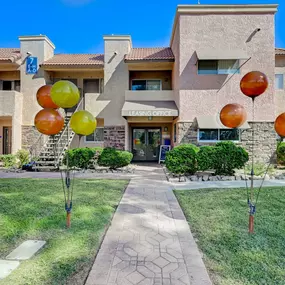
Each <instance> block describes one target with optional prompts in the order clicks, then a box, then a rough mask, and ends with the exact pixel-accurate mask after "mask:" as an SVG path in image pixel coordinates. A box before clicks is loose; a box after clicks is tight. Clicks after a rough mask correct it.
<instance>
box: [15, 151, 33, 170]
mask: <svg viewBox="0 0 285 285" xmlns="http://www.w3.org/2000/svg"><path fill="white" fill-rule="evenodd" d="M16 158H17V159H18V161H19V168H21V167H22V166H23V165H24V164H27V163H29V158H30V153H29V151H27V150H25V149H19V150H18V151H17V153H16Z"/></svg>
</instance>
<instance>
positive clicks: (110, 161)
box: [98, 147, 133, 169]
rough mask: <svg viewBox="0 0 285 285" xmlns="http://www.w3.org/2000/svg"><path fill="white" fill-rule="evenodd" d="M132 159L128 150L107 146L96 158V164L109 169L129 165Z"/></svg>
mask: <svg viewBox="0 0 285 285" xmlns="http://www.w3.org/2000/svg"><path fill="white" fill-rule="evenodd" d="M132 159H133V154H132V153H130V152H128V151H124V150H117V149H115V148H110V147H107V148H105V149H104V150H103V152H102V153H101V155H100V157H99V158H98V164H99V165H100V166H106V167H109V168H110V169H117V168H120V167H124V166H127V165H129V164H130V163H131V161H132Z"/></svg>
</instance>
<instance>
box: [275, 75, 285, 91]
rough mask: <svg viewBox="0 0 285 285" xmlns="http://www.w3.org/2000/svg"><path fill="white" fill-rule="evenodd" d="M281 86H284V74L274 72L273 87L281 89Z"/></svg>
mask: <svg viewBox="0 0 285 285" xmlns="http://www.w3.org/2000/svg"><path fill="white" fill-rule="evenodd" d="M283 88H284V75H283V74H275V89H283Z"/></svg>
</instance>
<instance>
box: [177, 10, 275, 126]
mask: <svg viewBox="0 0 285 285" xmlns="http://www.w3.org/2000/svg"><path fill="white" fill-rule="evenodd" d="M178 25H179V30H178V31H179V32H180V36H179V38H178V36H177V34H175V35H174V43H173V44H172V45H173V46H175V45H177V41H179V42H180V48H179V52H178V51H177V50H175V48H174V52H175V53H176V54H177V53H178V54H180V57H177V58H176V60H178V61H179V64H180V66H179V79H177V78H174V80H173V82H174V88H175V89H176V88H178V89H180V91H179V106H180V117H179V120H180V121H193V120H194V118H195V117H197V116H199V115H208V114H209V115H210V114H214V113H217V112H219V111H220V110H221V108H222V107H223V106H224V105H226V104H228V103H233V102H236V103H240V104H242V105H243V106H244V107H246V110H247V113H248V120H249V121H250V120H252V112H251V99H249V98H247V97H246V96H244V95H243V94H242V93H241V91H240V88H239V83H240V80H241V78H242V76H243V75H245V74H246V73H247V72H249V71H253V70H259V71H261V72H264V73H266V75H267V77H268V80H269V88H268V90H267V91H266V93H264V94H263V95H262V96H260V97H258V98H257V99H256V109H255V114H256V116H255V120H258V121H273V120H274V116H275V114H274V54H275V53H274V14H273V13H272V14H242V13H240V14H234V13H230V14H196V15H181V16H180V19H178ZM256 28H260V29H261V31H260V32H258V33H257V34H256V35H255V36H254V37H253V38H252V40H251V41H250V42H248V43H246V41H247V39H248V38H249V36H250V35H251V34H252V32H253V31H254V30H255V29H256ZM176 33H177V30H176ZM201 49H211V50H215V49H219V50H231V49H242V50H244V51H246V52H247V54H248V56H249V57H251V60H250V61H248V62H247V63H246V64H245V65H244V66H243V67H242V68H241V74H236V75H235V76H233V78H232V79H231V80H230V81H229V82H228V83H227V84H226V85H225V86H224V87H223V88H222V89H221V90H220V91H219V92H218V90H219V89H220V88H221V87H222V85H223V83H225V81H226V80H227V79H228V78H229V76H230V75H228V76H227V75H198V74H197V65H196V62H197V56H196V54H195V51H199V50H201ZM176 56H177V55H176ZM241 63H242V62H241ZM176 65H177V64H176ZM175 76H177V70H176V69H175Z"/></svg>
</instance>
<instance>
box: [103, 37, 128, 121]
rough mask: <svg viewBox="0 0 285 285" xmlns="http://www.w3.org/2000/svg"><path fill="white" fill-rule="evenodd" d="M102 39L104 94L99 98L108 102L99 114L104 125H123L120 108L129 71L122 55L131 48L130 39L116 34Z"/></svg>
mask: <svg viewBox="0 0 285 285" xmlns="http://www.w3.org/2000/svg"><path fill="white" fill-rule="evenodd" d="M104 40H105V59H104V60H105V67H104V94H102V96H101V99H102V100H106V101H109V102H108V105H107V106H106V107H105V108H104V110H103V111H102V112H101V115H100V116H101V117H103V118H104V123H105V126H123V125H125V119H124V118H123V117H122V116H121V110H122V107H123V105H124V102H125V91H126V90H128V89H129V72H128V67H127V65H126V64H125V63H124V56H125V54H127V53H129V51H130V49H131V41H130V38H129V37H117V36H108V37H105V38H104ZM115 53H116V54H115Z"/></svg>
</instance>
